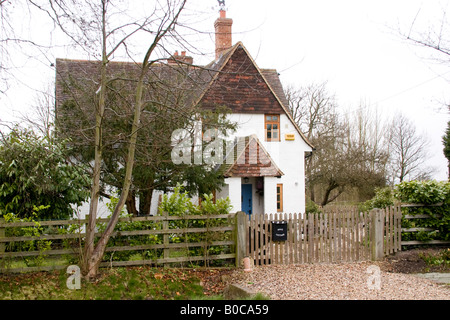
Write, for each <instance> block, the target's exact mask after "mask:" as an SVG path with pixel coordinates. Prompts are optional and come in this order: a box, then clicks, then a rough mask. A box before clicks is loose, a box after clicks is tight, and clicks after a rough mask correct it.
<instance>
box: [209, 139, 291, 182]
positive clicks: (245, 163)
mask: <svg viewBox="0 0 450 320" xmlns="http://www.w3.org/2000/svg"><path fill="white" fill-rule="evenodd" d="M216 169H217V170H219V168H216ZM220 170H222V171H223V172H224V176H225V177H280V176H282V175H284V173H283V172H282V171H281V170H280V169H279V168H278V166H277V165H276V164H275V162H274V161H273V160H272V158H271V157H270V155H269V153H268V152H267V150H266V149H265V148H264V146H263V145H262V144H261V142H260V141H259V139H258V138H257V137H256V135H251V136H248V137H241V138H237V139H236V140H235V143H234V147H233V152H232V153H230V154H228V155H227V158H226V159H225V161H224V164H223V165H221V166H220Z"/></svg>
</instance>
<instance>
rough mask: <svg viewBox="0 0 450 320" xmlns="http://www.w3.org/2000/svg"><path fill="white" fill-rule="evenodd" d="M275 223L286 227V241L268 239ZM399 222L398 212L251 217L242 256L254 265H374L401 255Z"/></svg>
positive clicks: (347, 210)
mask: <svg viewBox="0 0 450 320" xmlns="http://www.w3.org/2000/svg"><path fill="white" fill-rule="evenodd" d="M277 221H284V222H285V223H286V224H287V235H286V236H287V237H286V240H283V241H273V240H272V238H273V236H274V234H273V233H272V232H273V228H274V225H276V222H277ZM400 223H401V211H400V208H399V207H390V208H386V209H385V210H373V211H371V212H365V213H362V212H359V211H358V210H357V209H356V208H339V209H337V208H335V209H331V210H327V211H325V212H323V213H321V214H309V215H302V214H298V213H277V214H261V215H252V216H251V217H250V219H248V227H247V228H246V230H247V239H248V242H247V248H246V255H247V256H248V257H250V258H251V259H253V261H254V263H255V264H258V265H268V264H300V263H319V262H324V263H332V262H342V261H361V260H376V259H380V258H382V257H383V256H384V255H388V254H391V253H394V252H397V251H399V250H401V245H400V244H401V225H400Z"/></svg>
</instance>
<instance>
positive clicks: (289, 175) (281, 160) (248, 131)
mask: <svg viewBox="0 0 450 320" xmlns="http://www.w3.org/2000/svg"><path fill="white" fill-rule="evenodd" d="M229 119H230V120H231V121H233V122H237V123H239V126H238V128H237V130H236V132H234V133H233V134H232V135H231V137H230V138H229V139H233V137H244V136H249V135H252V134H256V136H257V137H258V139H259V141H260V142H261V143H262V145H263V146H264V148H265V149H266V150H267V151H268V153H269V154H270V156H271V158H272V160H273V161H274V162H275V164H276V165H277V166H278V167H279V168H280V170H281V171H282V172H283V173H284V175H283V176H282V177H281V178H278V179H277V178H275V179H276V182H273V179H268V178H269V177H266V179H265V181H270V182H269V185H270V187H269V186H268V189H267V191H266V186H265V188H264V190H265V191H264V198H265V200H264V204H265V205H264V211H265V212H276V184H279V183H281V184H283V211H284V212H292V213H293V212H302V213H303V212H304V210H305V152H307V151H311V147H310V146H308V145H307V144H306V143H305V142H304V140H303V139H302V137H301V136H300V134H299V133H298V131H297V130H296V129H295V127H294V126H293V124H292V123H291V121H290V120H289V119H288V117H287V116H286V115H284V114H282V115H280V141H271V142H268V141H265V130H264V129H265V128H264V115H263V114H231V115H229ZM286 134H294V137H295V139H294V141H287V140H285V135H286ZM265 185H266V183H265ZM230 191H231V188H230ZM239 191H240V188H239ZM230 199H231V196H230ZM256 199H257V198H256V197H254V200H256ZM239 201H240V192H239ZM255 212H256V211H255Z"/></svg>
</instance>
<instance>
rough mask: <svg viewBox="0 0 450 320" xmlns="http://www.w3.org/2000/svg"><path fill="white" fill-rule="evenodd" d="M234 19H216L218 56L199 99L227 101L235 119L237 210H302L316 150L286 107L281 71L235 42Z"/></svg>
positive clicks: (232, 189) (229, 165)
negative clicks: (260, 64)
mask: <svg viewBox="0 0 450 320" xmlns="http://www.w3.org/2000/svg"><path fill="white" fill-rule="evenodd" d="M231 26H232V20H231V19H228V18H226V13H225V11H221V12H220V18H218V19H217V20H216V22H215V29H216V30H215V31H216V60H215V61H214V62H213V63H211V64H210V65H209V66H207V67H208V68H211V69H214V70H216V71H217V72H215V73H214V76H213V77H212V79H211V81H210V82H209V84H208V85H207V86H206V87H205V88H204V90H203V93H202V95H201V96H200V98H199V100H198V104H199V105H200V106H201V107H202V108H211V109H213V108H214V107H216V106H222V105H225V106H226V107H228V108H229V109H231V111H232V114H231V115H230V120H232V121H233V122H237V123H238V124H239V125H238V128H237V130H236V132H234V137H235V144H234V148H232V149H231V148H230V149H231V150H229V153H228V155H227V159H225V161H224V162H225V163H224V166H225V173H224V175H225V183H226V185H225V187H224V188H222V190H220V191H218V192H217V194H216V197H219V198H220V197H229V198H230V200H231V203H232V205H233V210H234V211H240V210H242V211H245V212H246V213H247V214H260V213H275V212H304V210H305V161H304V160H305V156H306V155H307V154H309V153H310V152H311V151H312V150H313V146H312V145H311V143H310V142H309V141H308V140H307V139H306V138H305V136H304V135H303V134H302V132H301V131H300V129H299V127H298V125H297V124H296V123H295V121H294V120H293V118H292V116H291V114H290V112H289V111H288V102H287V100H286V97H285V94H284V91H283V88H282V86H281V83H280V80H279V77H278V73H277V71H276V70H274V69H260V68H259V67H258V66H257V65H256V63H255V61H254V60H253V59H252V57H251V56H250V54H249V53H248V51H247V50H246V48H245V47H244V45H243V44H242V43H241V42H238V43H236V44H235V45H232V37H231V34H232V33H231Z"/></svg>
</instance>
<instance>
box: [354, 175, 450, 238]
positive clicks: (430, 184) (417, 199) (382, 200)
mask: <svg viewBox="0 0 450 320" xmlns="http://www.w3.org/2000/svg"><path fill="white" fill-rule="evenodd" d="M395 202H401V203H404V204H420V205H425V206H418V207H404V208H402V213H403V215H412V216H414V215H417V216H418V215H429V216H430V218H416V219H405V218H403V219H402V228H431V229H433V231H419V232H403V233H402V240H404V241H415V240H417V241H425V242H426V241H429V240H446V241H448V240H450V212H449V209H450V208H449V205H450V183H449V182H446V181H442V182H438V181H434V180H432V181H408V182H402V183H400V184H397V185H396V186H395V187H394V188H390V187H386V188H382V189H377V190H376V194H375V197H374V198H372V199H371V200H369V201H366V202H364V203H362V204H361V205H360V206H359V209H360V210H361V211H368V210H371V209H373V208H385V207H387V206H391V205H394V203H395Z"/></svg>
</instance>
